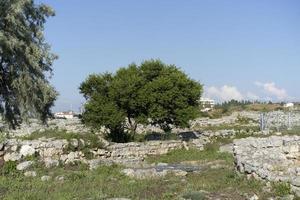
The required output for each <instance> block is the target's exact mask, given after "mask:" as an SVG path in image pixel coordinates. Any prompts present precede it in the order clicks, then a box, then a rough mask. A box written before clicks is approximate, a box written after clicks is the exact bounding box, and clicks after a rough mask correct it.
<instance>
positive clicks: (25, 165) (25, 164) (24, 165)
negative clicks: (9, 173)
mask: <svg viewBox="0 0 300 200" xmlns="http://www.w3.org/2000/svg"><path fill="white" fill-rule="evenodd" d="M33 164H34V162H33V161H25V162H22V163H20V164H18V165H17V170H19V171H24V170H27V169H28V168H30V167H31V166H32V165H33Z"/></svg>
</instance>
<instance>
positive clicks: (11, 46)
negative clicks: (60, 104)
mask: <svg viewBox="0 0 300 200" xmlns="http://www.w3.org/2000/svg"><path fill="white" fill-rule="evenodd" d="M53 15H54V11H53V10H52V9H51V8H50V7H48V6H46V5H35V4H34V1H33V0H12V1H8V0H0V113H1V114H2V115H3V116H4V117H5V119H6V120H7V121H8V122H9V123H10V125H11V126H12V127H13V128H15V126H16V125H18V124H19V122H20V121H21V120H22V119H24V118H25V119H26V118H27V117H29V116H37V117H39V118H40V119H41V120H43V121H45V120H46V118H47V117H49V116H50V115H51V113H50V108H51V106H52V105H53V102H54V100H55V99H56V96H57V92H56V91H55V90H54V88H53V87H52V86H50V84H49V81H48V77H50V76H51V74H52V63H53V61H54V60H55V59H56V56H55V55H53V54H51V53H50V52H49V50H50V47H49V45H48V44H47V43H46V42H45V39H44V35H43V31H44V24H45V22H46V19H47V18H48V17H50V16H53Z"/></svg>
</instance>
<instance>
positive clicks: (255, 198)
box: [249, 194, 259, 200]
mask: <svg viewBox="0 0 300 200" xmlns="http://www.w3.org/2000/svg"><path fill="white" fill-rule="evenodd" d="M249 200H259V198H258V196H257V195H256V194H255V195H253V196H252V197H250V198H249Z"/></svg>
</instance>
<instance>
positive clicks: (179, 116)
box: [80, 60, 202, 142]
mask: <svg viewBox="0 0 300 200" xmlns="http://www.w3.org/2000/svg"><path fill="white" fill-rule="evenodd" d="M80 92H81V93H82V94H83V95H84V97H85V98H86V99H87V102H86V104H85V112H84V113H83V121H84V122H85V123H86V124H87V125H90V126H92V127H94V128H97V129H99V128H101V127H102V126H104V127H106V128H107V129H109V130H110V133H109V136H110V137H111V138H112V140H114V141H122V142H123V141H124V140H125V139H126V138H125V134H124V133H133V134H134V133H135V131H136V128H137V124H138V123H141V124H146V125H147V124H152V125H158V126H160V127H161V128H162V129H163V130H165V131H166V132H169V131H171V128H172V127H174V126H175V127H188V126H189V121H190V120H192V119H194V118H195V117H197V115H198V111H199V109H198V106H199V101H198V100H199V98H200V96H201V94H202V85H201V84H200V83H198V82H197V81H194V80H192V79H190V78H189V77H188V76H187V75H186V74H185V73H184V72H182V71H181V70H180V69H178V68H177V67H176V66H174V65H166V64H164V63H163V62H161V61H160V60H149V61H145V62H143V63H142V64H141V65H140V66H137V65H136V64H131V65H129V66H128V67H126V68H121V69H119V70H118V71H117V72H116V73H115V74H110V73H105V74H93V75H90V76H89V77H88V78H87V79H86V80H85V81H84V82H83V83H82V84H81V86H80Z"/></svg>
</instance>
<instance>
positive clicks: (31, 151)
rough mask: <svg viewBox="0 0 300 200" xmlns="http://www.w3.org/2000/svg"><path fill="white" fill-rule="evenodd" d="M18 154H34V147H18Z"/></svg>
mask: <svg viewBox="0 0 300 200" xmlns="http://www.w3.org/2000/svg"><path fill="white" fill-rule="evenodd" d="M20 154H21V155H22V156H24V157H26V156H32V155H34V154H35V149H34V148H33V147H31V146H29V145H23V146H22V147H21V149H20Z"/></svg>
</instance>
